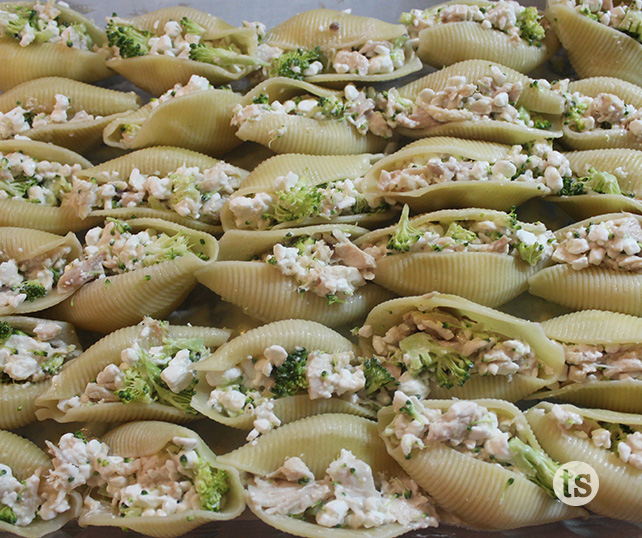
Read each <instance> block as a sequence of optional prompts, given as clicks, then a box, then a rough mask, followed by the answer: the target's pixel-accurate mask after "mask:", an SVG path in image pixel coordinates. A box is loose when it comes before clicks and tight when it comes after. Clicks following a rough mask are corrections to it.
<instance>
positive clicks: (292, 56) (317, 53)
mask: <svg viewBox="0 0 642 538" xmlns="http://www.w3.org/2000/svg"><path fill="white" fill-rule="evenodd" d="M322 58H323V57H322V54H321V49H320V48H319V47H315V48H313V49H297V50H293V51H290V52H286V53H284V54H281V56H279V57H278V58H276V59H275V60H274V61H273V62H272V66H271V67H270V76H272V77H288V78H293V79H296V80H302V79H303V73H304V71H305V70H306V69H308V68H309V67H310V65H311V64H312V63H313V62H321V63H323V60H322Z"/></svg>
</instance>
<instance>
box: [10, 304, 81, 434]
mask: <svg viewBox="0 0 642 538" xmlns="http://www.w3.org/2000/svg"><path fill="white" fill-rule="evenodd" d="M81 353H82V348H81V346H80V342H79V341H78V338H77V336H76V331H75V330H74V328H73V326H71V325H69V324H68V323H64V322H61V321H49V320H45V319H38V318H30V317H23V316H1V317H0V372H2V375H1V376H0V402H2V407H3V413H2V415H1V416H0V427H1V428H2V429H13V428H18V427H20V426H24V425H25V424H28V423H30V422H32V421H34V420H35V419H36V414H35V399H36V398H37V397H38V396H40V395H41V394H42V393H43V392H45V391H46V390H47V389H48V388H49V386H50V381H51V378H52V377H53V376H54V375H56V374H58V372H60V369H61V368H62V366H63V364H65V363H66V362H67V361H70V360H71V359H74V358H76V357H77V356H78V355H80V354H81Z"/></svg>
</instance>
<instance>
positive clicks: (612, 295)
mask: <svg viewBox="0 0 642 538" xmlns="http://www.w3.org/2000/svg"><path fill="white" fill-rule="evenodd" d="M555 236H556V239H557V243H556V246H555V250H554V252H553V254H552V256H551V260H552V261H553V262H555V265H553V266H551V267H547V268H546V269H543V270H542V271H540V272H538V273H536V274H535V275H533V276H532V277H530V279H529V292H530V293H532V294H533V295H537V296H539V297H543V298H544V299H547V300H549V301H553V302H555V303H558V304H561V305H563V306H567V307H569V308H574V309H590V308H597V309H601V310H612V311H615V312H623V313H625V314H633V315H638V316H639V315H642V306H641V305H642V302H641V301H642V255H641V254H640V253H641V250H642V247H641V246H640V245H641V244H642V216H639V215H633V214H631V213H610V214H606V215H599V216H597V217H592V218H590V219H586V220H583V221H581V222H578V223H576V224H572V225H570V226H567V227H566V228H562V229H561V230H558V231H557V232H555Z"/></svg>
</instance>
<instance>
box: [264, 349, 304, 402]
mask: <svg viewBox="0 0 642 538" xmlns="http://www.w3.org/2000/svg"><path fill="white" fill-rule="evenodd" d="M307 365H308V350H307V349H305V348H303V347H298V348H296V349H295V350H294V351H293V352H292V353H288V357H287V358H286V359H285V361H283V364H281V366H276V367H275V368H273V369H272V373H271V374H270V377H271V378H272V379H273V380H274V386H273V387H272V388H271V389H270V391H271V392H272V394H274V396H275V397H276V398H283V397H285V396H293V395H294V394H296V393H298V392H299V391H300V390H306V389H307V388H308V378H307Z"/></svg>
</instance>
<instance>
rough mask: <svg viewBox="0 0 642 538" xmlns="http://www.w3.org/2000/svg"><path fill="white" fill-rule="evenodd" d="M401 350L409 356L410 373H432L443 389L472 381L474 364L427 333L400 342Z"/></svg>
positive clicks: (416, 334)
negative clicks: (438, 342)
mask: <svg viewBox="0 0 642 538" xmlns="http://www.w3.org/2000/svg"><path fill="white" fill-rule="evenodd" d="M399 349H400V350H401V352H402V353H403V354H404V355H407V356H408V358H409V360H410V365H409V367H408V369H409V370H410V371H414V372H421V371H422V370H424V371H426V372H428V373H430V374H431V375H433V376H434V378H435V380H436V382H437V384H438V385H439V386H440V387H442V388H446V389H450V388H452V387H454V386H455V385H457V386H458V387H461V386H462V385H464V383H466V381H468V379H470V370H471V369H472V368H473V366H474V364H473V362H472V361H470V360H468V359H466V358H465V357H462V356H460V355H458V354H456V353H454V352H453V351H451V350H450V349H448V348H444V347H441V346H440V345H439V344H437V342H435V341H434V340H433V339H432V337H431V336H430V335H429V334H427V333H423V332H422V333H415V334H412V335H410V336H408V337H406V338H404V339H403V340H401V342H399Z"/></svg>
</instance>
